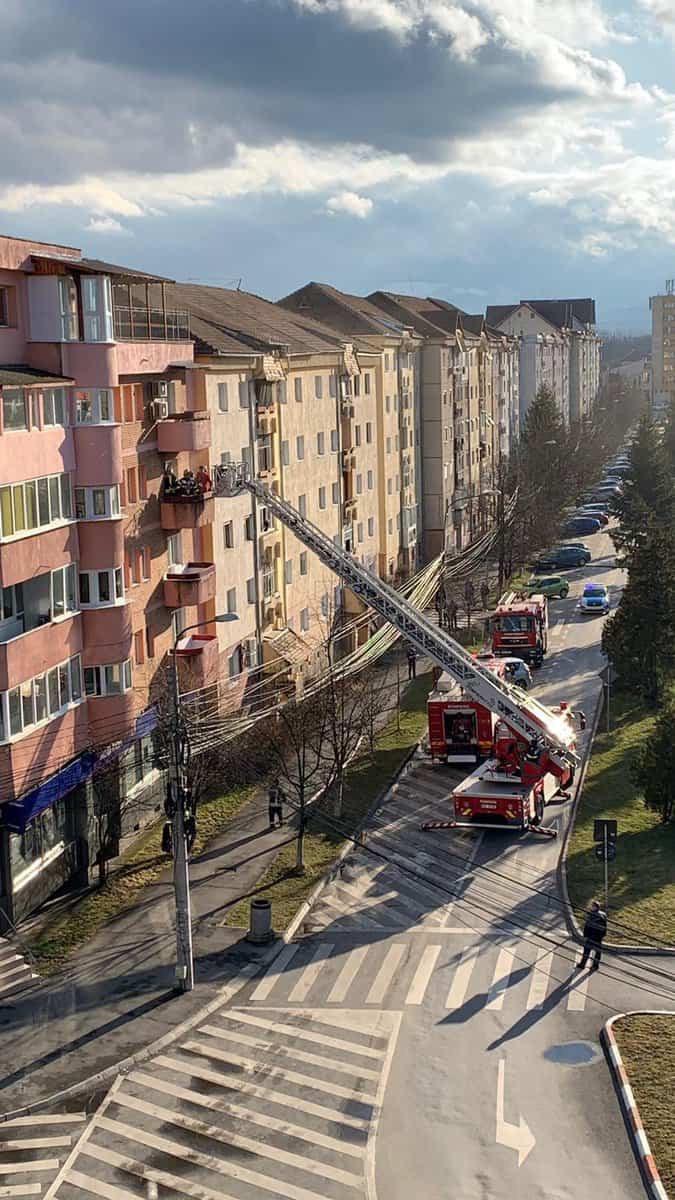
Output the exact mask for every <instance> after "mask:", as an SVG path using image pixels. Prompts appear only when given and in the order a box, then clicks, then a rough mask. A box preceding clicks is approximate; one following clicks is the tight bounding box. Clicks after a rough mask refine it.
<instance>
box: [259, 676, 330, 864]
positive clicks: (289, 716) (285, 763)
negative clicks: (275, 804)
mask: <svg viewBox="0 0 675 1200" xmlns="http://www.w3.org/2000/svg"><path fill="white" fill-rule="evenodd" d="M327 727H328V715H327V705H326V702H325V689H323V690H322V691H319V692H318V693H317V694H316V695H314V696H312V697H311V699H310V700H306V701H305V700H297V699H295V698H291V699H289V700H288V701H287V702H286V704H284V705H283V706H282V707H281V708H279V709H277V712H276V713H275V715H274V716H272V717H270V718H269V721H268V722H266V724H265V726H264V727H261V726H258V728H257V734H258V738H259V740H260V743H261V744H262V745H263V746H264V749H265V752H266V755H267V759H268V762H269V766H270V769H271V774H272V776H273V778H275V779H278V780H279V782H280V783H281V785H282V788H284V790H286V789H287V790H288V792H289V794H290V795H289V799H290V802H291V804H292V806H293V807H294V808H296V809H297V811H298V849H297V859H296V869H297V871H298V873H299V874H301V873H303V872H304V870H305V858H304V848H305V829H306V826H307V801H308V800H309V798H310V795H311V791H312V785H313V784H318V783H320V782H323V778H324V775H325V762H324V757H323V753H322V751H323V748H324V743H325V739H326V735H327Z"/></svg>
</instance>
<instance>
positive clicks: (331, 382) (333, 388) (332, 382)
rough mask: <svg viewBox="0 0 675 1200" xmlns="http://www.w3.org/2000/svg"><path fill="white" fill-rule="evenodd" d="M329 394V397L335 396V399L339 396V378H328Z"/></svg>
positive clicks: (330, 376)
mask: <svg viewBox="0 0 675 1200" xmlns="http://www.w3.org/2000/svg"><path fill="white" fill-rule="evenodd" d="M328 393H329V395H331V396H333V398H335V396H337V376H336V375H332V374H331V375H329V376H328Z"/></svg>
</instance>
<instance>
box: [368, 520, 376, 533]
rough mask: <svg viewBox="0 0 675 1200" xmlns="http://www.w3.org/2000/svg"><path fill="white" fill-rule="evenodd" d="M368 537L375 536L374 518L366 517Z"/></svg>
mask: <svg viewBox="0 0 675 1200" xmlns="http://www.w3.org/2000/svg"><path fill="white" fill-rule="evenodd" d="M368 537H375V518H374V517H368Z"/></svg>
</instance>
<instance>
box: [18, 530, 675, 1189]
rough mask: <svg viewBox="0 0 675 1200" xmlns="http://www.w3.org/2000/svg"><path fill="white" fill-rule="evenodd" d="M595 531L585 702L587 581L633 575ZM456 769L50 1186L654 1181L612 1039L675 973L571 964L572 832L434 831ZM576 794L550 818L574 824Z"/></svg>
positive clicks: (563, 676) (593, 675) (380, 823)
mask: <svg viewBox="0 0 675 1200" xmlns="http://www.w3.org/2000/svg"><path fill="white" fill-rule="evenodd" d="M589 542H591V543H592V546H593V551H594V562H593V564H592V565H591V566H590V567H589V568H586V569H585V570H584V571H583V572H571V573H570V580H571V582H572V588H571V593H570V597H569V598H568V599H567V600H565V601H560V602H557V601H556V602H554V603H553V604H552V605H551V617H552V647H551V652H550V655H549V658H548V661H547V663H546V665H545V666H544V667H543V668H542V670H541V672H538V673H537V677H536V678H537V685H536V690H537V695H538V696H539V697H540V698H542V699H544V700H548V701H550V702H552V703H553V702H558V701H560V700H567V701H568V702H569V703H570V704H571V705H573V706H574V707H581V708H583V709H584V710H585V711H586V712H587V713H588V715H589V716H590V715H591V714H592V712H593V711H594V708H595V704H596V701H597V698H598V692H599V686H600V685H599V680H598V671H599V670H600V668H601V666H602V656H601V654H600V650H599V635H600V628H601V619H599V618H582V617H580V616H579V615H578V614H577V612H576V608H575V604H576V601H577V599H578V596H579V594H580V592H581V588H582V581H583V580H585V579H588V578H593V579H598V580H600V579H601V580H603V581H604V582H607V583H609V585H610V587H612V588H613V599H614V601H615V602H616V599H618V588H619V587H620V585H621V578H620V574H619V572H617V571H616V569H615V567H614V565H613V564H614V558H613V554H612V552H611V544H610V542H609V538H608V536H607V535H606V534H604V533H602V534H598V535H596V536H595V538H592V539H589ZM583 748H584V746H583V743H582V749H583ZM458 778H459V775H457V774H453V772H452V771H450V770H448V769H447V768H440V767H436V768H433V767H432V766H431V765H430V764H429V763H427V762H426V761H424V760H422V759H418V760H417V761H416V762H415V764H414V766H413V769H412V770H411V771H410V773H409V774H408V775H407V776H406V777H405V778H404V779H402V780H401V782H400V783H399V785H398V786H397V788H396V791H395V793H394V794H393V795H392V796H391V798H390V799H389V800H388V801H387V803H386V805H385V806H384V807H383V808H382V809H381V810H380V812H379V813H378V815H377V818H376V820H375V822H374V824H373V827H372V829H371V831H370V834H369V837H368V843H367V848H366V849H363V850H359V851H358V853H354V854H352V855H350V856H349V858H348V859H347V860H346V861H345V864H344V869H343V871H342V873H341V876H340V877H338V878H336V880H335V881H334V882H333V883H332V884H331V885H329V887H328V888H326V889H325V891H324V892H323V893H322V895H321V896H320V898H319V900H318V902H317V904H316V905H315V906H314V908H313V910H312V912H311V913H310V915H309V918H308V921H307V924H306V927H305V929H304V930H303V932H302V934H301V935H300V936H299V937H298V938H297V939H296V940H295V941H294V942H292V943H291V944H290V945H288V946H286V947H285V948H284V949H283V950H282V952H281V954H280V955H279V956H278V957H277V959H276V960H275V961H274V962H273V964H272V965H271V966H270V967H269V968H268V970H267V971H266V972H264V973H260V971H257V972H256V969H255V968H251V969H249V970H246V969H244V971H242V972H241V974H240V976H239V977H238V978H237V979H235V980H234V981H233V983H232V986H231V987H230V990H229V992H228V994H227V996H225V997H223V999H222V1003H220V1004H218V1005H216V1006H215V1008H212V1011H211V1012H210V1013H209V1014H208V1016H205V1017H204V1019H203V1020H202V1021H201V1022H200V1023H198V1024H197V1026H196V1027H195V1028H194V1029H193V1030H192V1031H190V1033H189V1034H186V1035H184V1036H183V1038H181V1039H179V1040H178V1041H177V1043H176V1045H175V1046H173V1047H171V1049H170V1050H167V1051H166V1052H165V1053H164V1054H161V1055H159V1056H157V1057H156V1058H155V1059H154V1060H153V1061H152V1062H151V1063H148V1064H146V1065H145V1066H143V1067H140V1068H139V1069H138V1070H135V1071H132V1072H131V1073H130V1074H128V1075H126V1076H125V1077H124V1079H120V1080H119V1081H118V1082H117V1084H116V1085H115V1087H114V1088H113V1089H112V1090H111V1091H110V1092H109V1093H108V1095H107V1096H106V1097H105V1099H104V1101H103V1104H102V1106H101V1108H100V1109H99V1110H98V1112H97V1113H96V1116H95V1117H94V1119H93V1121H92V1122H90V1123H89V1125H88V1126H87V1128H86V1131H85V1132H84V1134H83V1136H82V1138H81V1140H80V1142H79V1143H78V1145H77V1146H76V1147H75V1148H74V1149H73V1150H72V1151H71V1153H70V1155H69V1156H68V1158H67V1159H66V1160H65V1162H64V1163H63V1164H62V1165H61V1166H60V1167H59V1170H58V1173H57V1174H56V1176H55V1177H54V1178H53V1184H52V1186H51V1188H50V1189H49V1191H48V1193H47V1194H48V1196H49V1197H50V1200H51V1198H52V1197H54V1198H57V1200H70V1197H73V1200H75V1197H78V1198H79V1200H81V1198H82V1196H83V1195H91V1196H101V1195H103V1196H107V1197H109V1200H126V1198H128V1197H133V1196H138V1197H140V1196H144V1195H157V1196H158V1197H159V1200H162V1198H163V1197H164V1196H167V1197H168V1196H170V1195H173V1194H179V1195H187V1196H194V1197H198V1198H199V1200H216V1197H223V1196H225V1197H230V1198H233V1200H257V1198H259V1197H269V1196H274V1197H277V1196H279V1197H286V1198H287V1200H345V1198H347V1197H351V1198H352V1200H354V1198H355V1197H367V1200H375V1198H376V1196H379V1197H380V1200H410V1197H411V1196H413V1197H420V1198H421V1197H423V1198H424V1200H449V1198H451V1197H452V1198H454V1197H461V1200H496V1198H498V1197H508V1200H516V1198H520V1197H522V1198H523V1200H538V1198H540V1197H541V1198H542V1200H543V1198H544V1197H546V1198H547V1200H589V1198H593V1200H595V1197H597V1196H598V1195H606V1196H609V1197H611V1198H612V1200H634V1197H636V1196H639V1195H640V1194H641V1192H642V1184H641V1181H640V1177H639V1174H638V1170H637V1167H636V1165H635V1162H634V1160H633V1156H632V1153H631V1150H630V1148H629V1145H628V1141H627V1138H626V1134H625V1131H624V1127H623V1123H622V1120H621V1117H620V1115H619V1110H618V1106H617V1103H616V1099H615V1097H614V1093H613V1090H612V1086H611V1083H610V1078H609V1073H608V1070H607V1067H606V1065H605V1062H604V1058H603V1056H602V1054H601V1051H600V1046H599V1041H598V1035H599V1032H600V1029H601V1026H602V1025H603V1023H604V1022H605V1020H606V1019H607V1018H608V1017H609V1016H610V1015H611V1014H612V1013H613V1012H615V1011H617V1010H618V1011H622V1010H624V1009H626V1008H631V1007H653V1008H661V1007H663V1008H668V1007H670V1008H672V1007H673V1006H674V1004H675V984H674V983H672V982H671V983H668V982H667V981H665V980H664V979H663V978H661V977H658V976H655V975H654V974H653V973H652V969H653V967H654V965H655V964H654V960H650V959H646V960H641V959H637V960H625V959H624V960H619V959H616V958H612V957H611V956H609V955H606V956H605V959H604V960H603V965H602V967H601V969H600V971H599V972H597V973H595V974H593V975H589V974H588V973H587V972H584V973H583V974H581V973H579V972H577V971H575V960H576V958H577V957H578V951H577V948H576V946H575V944H574V943H573V942H572V941H571V940H570V939H569V937H568V936H567V932H566V927H565V924H564V920H563V916H562V909H561V903H560V898H559V896H558V893H557V889H556V880H555V868H556V862H557V857H558V854H559V852H560V846H561V844H562V843H561V839H560V838H558V839H557V840H555V841H554V840H543V839H539V838H536V837H534V836H529V835H528V836H524V837H522V838H514V837H513V836H512V835H507V834H504V835H502V834H500V833H495V832H492V831H485V832H483V833H476V832H474V831H470V832H465V831H461V832H460V831H454V832H453V831H438V832H433V833H431V832H422V831H421V830H420V821H421V820H424V819H430V818H435V817H442V816H444V815H447V814H448V810H449V803H448V796H449V792H450V790H451V788H452V786H453V782H454V781H455V780H457V779H458ZM569 809H570V805H569V804H565V803H562V804H560V805H554V806H552V807H551V808H549V809H548V810H547V823H552V822H555V823H556V824H557V827H558V830H559V832H560V833H562V832H563V830H564V828H565V825H566V822H567V821H568V820H569ZM599 871H600V868H599ZM599 883H600V878H599ZM671 961H672V960H671ZM664 969H665V970H666V971H669V972H670V974H671V976H675V971H673V970H672V968H671V967H669V963H668V962H666V963H665V964H664ZM17 1153H19V1152H17ZM29 1153H31V1154H33V1155H34V1156H37V1155H40V1154H41V1153H42V1151H41V1150H40V1149H39V1148H38V1147H37V1146H36V1147H35V1148H34V1149H33V1150H32V1151H26V1154H29ZM45 1170H46V1168H45ZM14 1179H15V1180H16V1183H17V1184H19V1185H20V1184H21V1183H24V1182H30V1181H31V1180H34V1179H35V1173H31V1170H30V1168H28V1170H27V1172H26V1173H25V1174H23V1175H22V1174H20V1173H18V1172H17V1173H16V1174H15V1176H14ZM154 1189H156V1190H154ZM24 1194H26V1193H24Z"/></svg>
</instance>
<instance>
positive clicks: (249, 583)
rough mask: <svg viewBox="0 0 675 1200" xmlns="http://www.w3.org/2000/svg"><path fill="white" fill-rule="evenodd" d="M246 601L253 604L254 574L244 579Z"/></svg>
mask: <svg viewBox="0 0 675 1200" xmlns="http://www.w3.org/2000/svg"><path fill="white" fill-rule="evenodd" d="M246 601H247V603H248V604H255V576H253V575H252V576H251V578H250V579H247V580H246Z"/></svg>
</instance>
